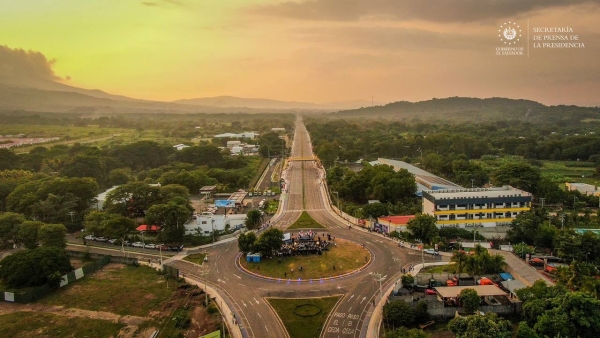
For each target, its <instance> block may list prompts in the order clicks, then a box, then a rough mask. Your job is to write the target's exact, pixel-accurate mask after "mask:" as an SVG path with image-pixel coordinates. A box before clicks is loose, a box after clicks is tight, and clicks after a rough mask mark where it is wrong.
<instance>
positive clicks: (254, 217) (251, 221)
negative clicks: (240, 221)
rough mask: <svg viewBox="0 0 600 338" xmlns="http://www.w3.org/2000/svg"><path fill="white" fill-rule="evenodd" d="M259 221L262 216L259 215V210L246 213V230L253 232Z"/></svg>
mask: <svg viewBox="0 0 600 338" xmlns="http://www.w3.org/2000/svg"><path fill="white" fill-rule="evenodd" d="M261 219H262V215H261V214H260V210H257V209H254V210H250V211H248V213H247V214H246V228H247V229H248V230H254V229H256V228H258V226H259V225H260V221H261Z"/></svg>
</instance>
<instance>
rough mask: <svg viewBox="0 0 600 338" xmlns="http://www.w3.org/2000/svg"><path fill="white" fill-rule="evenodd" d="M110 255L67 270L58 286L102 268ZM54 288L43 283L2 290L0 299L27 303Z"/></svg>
mask: <svg viewBox="0 0 600 338" xmlns="http://www.w3.org/2000/svg"><path fill="white" fill-rule="evenodd" d="M110 261H111V257H110V256H100V257H99V258H98V259H97V260H96V261H94V262H92V263H90V264H88V265H86V266H84V267H82V268H79V269H76V270H73V271H71V272H69V273H68V274H66V275H64V276H62V280H61V282H60V286H59V287H63V286H65V285H68V284H69V283H72V282H74V281H76V280H78V279H80V278H82V277H83V276H85V275H87V274H91V273H92V272H94V271H96V270H98V269H100V268H102V267H103V266H105V265H106V264H108V263H110ZM54 290H55V288H53V287H51V286H50V285H49V284H44V285H42V286H38V287H35V288H32V289H28V290H27V291H24V292H3V293H2V300H4V301H7V302H12V303H21V304H24V303H29V302H32V301H34V300H37V299H40V298H42V297H44V296H45V295H47V294H49V293H51V292H52V291H54Z"/></svg>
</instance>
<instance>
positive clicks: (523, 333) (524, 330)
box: [515, 322, 539, 338]
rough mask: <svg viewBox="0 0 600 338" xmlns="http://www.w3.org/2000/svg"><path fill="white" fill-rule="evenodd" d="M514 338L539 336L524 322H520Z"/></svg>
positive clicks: (536, 337) (535, 337)
mask: <svg viewBox="0 0 600 338" xmlns="http://www.w3.org/2000/svg"><path fill="white" fill-rule="evenodd" d="M515 338H539V336H538V335H537V333H535V331H534V330H533V329H532V328H530V327H529V326H528V325H527V323H526V322H520V323H519V327H518V328H517V335H516V336H515Z"/></svg>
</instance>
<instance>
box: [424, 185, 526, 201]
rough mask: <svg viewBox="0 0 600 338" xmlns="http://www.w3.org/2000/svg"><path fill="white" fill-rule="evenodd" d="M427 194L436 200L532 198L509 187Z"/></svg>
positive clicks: (443, 191)
mask: <svg viewBox="0 0 600 338" xmlns="http://www.w3.org/2000/svg"><path fill="white" fill-rule="evenodd" d="M426 193H427V194H428V195H430V196H431V197H433V198H435V199H455V198H490V197H531V194H530V193H528V192H526V191H523V190H519V189H517V188H513V187H511V186H509V185H505V186H503V187H494V188H473V189H444V190H428V191H426Z"/></svg>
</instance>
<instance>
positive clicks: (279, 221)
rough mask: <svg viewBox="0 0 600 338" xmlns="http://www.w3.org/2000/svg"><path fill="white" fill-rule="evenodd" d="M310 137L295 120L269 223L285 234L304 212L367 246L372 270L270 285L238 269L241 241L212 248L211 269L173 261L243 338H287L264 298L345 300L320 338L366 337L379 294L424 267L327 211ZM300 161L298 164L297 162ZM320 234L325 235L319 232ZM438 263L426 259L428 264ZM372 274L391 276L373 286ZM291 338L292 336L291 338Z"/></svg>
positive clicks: (384, 240)
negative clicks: (409, 269) (213, 296)
mask: <svg viewBox="0 0 600 338" xmlns="http://www.w3.org/2000/svg"><path fill="white" fill-rule="evenodd" d="M312 156H313V153H312V146H311V142H310V136H309V134H308V132H307V131H306V128H305V126H304V124H303V122H302V120H301V118H299V119H298V120H297V121H296V126H295V134H294V140H293V144H292V153H291V157H290V159H289V160H288V162H287V168H285V171H284V174H283V177H284V178H285V180H286V189H285V190H286V191H285V192H283V193H282V196H281V201H282V205H281V208H280V212H279V213H278V214H276V215H275V216H274V217H273V218H272V220H271V223H272V224H273V226H274V227H277V228H280V229H282V230H283V231H284V232H285V228H286V227H288V226H289V225H291V224H292V223H293V222H294V221H295V220H296V219H297V218H298V217H299V216H300V214H301V213H302V211H304V210H306V211H307V212H308V213H309V214H310V215H311V216H312V217H313V218H314V219H315V220H316V221H318V222H319V223H321V224H322V225H324V226H326V227H327V229H326V230H325V231H327V232H329V233H331V235H332V236H335V237H336V238H343V239H347V240H351V241H354V242H356V243H359V244H364V245H365V246H366V248H367V249H368V250H369V251H370V252H371V255H372V257H371V258H372V259H371V261H370V263H369V265H368V266H367V267H366V268H365V269H363V270H361V271H360V272H356V273H354V274H351V275H349V276H346V277H343V278H334V279H330V280H324V281H320V282H316V281H315V282H314V283H313V282H310V283H309V282H298V281H291V282H290V281H274V280H273V281H272V280H266V279H261V278H257V277H255V276H251V275H249V274H246V273H244V272H243V271H242V270H241V269H240V268H239V266H238V264H236V261H237V259H238V258H239V250H238V248H237V241H230V242H227V243H222V244H218V245H215V246H211V247H210V248H207V249H206V252H207V253H208V254H209V257H210V258H209V261H208V262H207V264H205V265H207V267H203V268H200V267H199V266H198V265H195V264H192V263H189V262H186V261H182V260H172V261H170V262H169V263H168V265H171V266H175V267H177V268H179V269H180V272H182V273H183V274H185V276H186V277H188V278H194V279H197V280H199V281H201V282H203V283H207V284H209V285H211V286H213V287H214V288H215V289H217V290H218V292H219V294H220V295H221V296H222V297H223V299H224V300H225V302H226V303H227V304H228V305H229V307H230V308H231V310H232V311H233V312H234V313H235V317H236V320H237V323H238V325H239V326H240V329H241V331H242V335H243V336H244V337H257V338H262V337H276V338H279V337H289V335H288V334H287V332H286V330H285V328H284V326H283V324H282V322H281V321H280V320H279V318H278V316H277V315H276V314H275V312H274V311H273V310H272V309H271V307H270V306H269V305H268V303H267V301H266V300H265V298H266V297H280V298H305V297H325V296H332V295H340V296H342V298H341V300H340V301H339V302H338V303H337V305H336V307H335V308H334V310H333V311H332V312H331V314H330V315H329V318H328V320H327V322H326V324H325V325H324V328H323V330H322V333H321V337H364V336H365V335H366V326H367V325H366V323H368V319H369V317H370V315H371V313H372V311H373V308H374V306H373V305H374V303H375V302H378V301H379V298H380V294H379V290H380V287H381V289H386V287H389V286H390V285H391V284H392V283H394V282H395V281H397V280H398V279H399V277H400V268H401V265H402V266H408V265H410V263H413V262H420V261H421V256H420V255H415V253H414V252H409V250H407V249H403V248H400V247H398V246H397V244H396V243H395V242H392V241H390V240H389V239H387V238H384V237H382V236H381V235H377V234H374V233H368V232H365V231H362V230H359V229H356V228H352V229H348V224H347V223H346V222H345V221H344V220H342V219H341V218H339V217H338V216H336V215H334V214H333V212H332V210H331V209H330V208H329V204H328V198H327V196H326V193H325V189H324V186H323V184H324V180H323V177H324V171H323V170H322V169H321V168H319V166H318V164H317V163H316V162H315V161H314V160H306V159H307V158H312ZM295 159H297V160H295ZM318 231H319V232H321V231H323V230H321V229H319V230H318ZM432 260H436V259H433V258H430V257H428V259H427V261H432ZM371 273H381V274H382V275H383V276H387V277H386V278H385V279H384V280H382V281H381V285H380V283H379V282H378V281H375V279H374V278H373V275H371ZM292 338H293V337H292Z"/></svg>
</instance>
